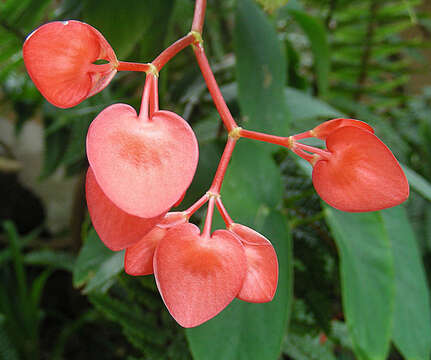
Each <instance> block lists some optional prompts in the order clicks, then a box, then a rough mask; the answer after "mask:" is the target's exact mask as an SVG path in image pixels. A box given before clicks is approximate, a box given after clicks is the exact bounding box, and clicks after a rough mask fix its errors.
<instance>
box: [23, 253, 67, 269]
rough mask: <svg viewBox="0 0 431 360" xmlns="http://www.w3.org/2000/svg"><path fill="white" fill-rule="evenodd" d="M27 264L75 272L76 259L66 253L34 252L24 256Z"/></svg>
mask: <svg viewBox="0 0 431 360" xmlns="http://www.w3.org/2000/svg"><path fill="white" fill-rule="evenodd" d="M24 261H25V263H26V264H31V265H43V266H49V267H52V268H54V269H62V270H66V271H70V272H72V271H73V266H74V263H75V257H74V256H73V255H71V254H70V253H68V252H65V251H54V250H50V249H44V250H34V251H32V252H29V253H27V254H25V255H24Z"/></svg>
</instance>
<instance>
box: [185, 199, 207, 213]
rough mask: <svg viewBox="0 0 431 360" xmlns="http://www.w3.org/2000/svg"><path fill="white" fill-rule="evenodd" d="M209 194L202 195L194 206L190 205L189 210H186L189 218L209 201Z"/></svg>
mask: <svg viewBox="0 0 431 360" xmlns="http://www.w3.org/2000/svg"><path fill="white" fill-rule="evenodd" d="M208 198H209V196H208V194H205V195H204V196H202V197H201V198H200V199H199V200H198V201H196V202H195V203H194V204H193V205H192V206H190V207H189V208H188V209H187V210H185V211H184V213H185V215H186V216H187V218H190V217H191V216H192V215H193V214H194V213H195V212H196V211H198V210H199V209H200V208H201V207H202V206H203V205H204V204H205V203H206V202H207V201H208Z"/></svg>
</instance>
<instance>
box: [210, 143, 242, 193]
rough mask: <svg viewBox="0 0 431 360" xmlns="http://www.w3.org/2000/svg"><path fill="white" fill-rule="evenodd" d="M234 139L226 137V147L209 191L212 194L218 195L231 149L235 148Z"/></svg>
mask: <svg viewBox="0 0 431 360" xmlns="http://www.w3.org/2000/svg"><path fill="white" fill-rule="evenodd" d="M235 144H236V139H234V138H231V137H228V139H227V143H226V146H225V148H224V151H223V154H222V156H221V159H220V162H219V164H218V167H217V171H216V174H215V175H214V180H213V183H212V184H211V187H210V189H209V192H211V193H213V194H220V189H221V185H222V183H223V178H224V175H225V174H226V169H227V166H228V165H229V160H230V158H231V156H232V152H233V149H234V148H235Z"/></svg>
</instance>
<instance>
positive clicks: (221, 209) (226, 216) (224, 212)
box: [216, 197, 233, 229]
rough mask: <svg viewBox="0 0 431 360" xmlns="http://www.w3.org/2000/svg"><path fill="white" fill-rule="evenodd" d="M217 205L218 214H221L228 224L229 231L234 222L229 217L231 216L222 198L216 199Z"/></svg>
mask: <svg viewBox="0 0 431 360" xmlns="http://www.w3.org/2000/svg"><path fill="white" fill-rule="evenodd" d="M216 205H217V209H218V212H219V213H220V215H221V217H222V218H223V221H224V223H225V224H226V228H228V229H229V228H230V226H231V225H232V224H233V220H232V218H231V217H230V216H229V214H228V212H227V210H226V208H225V207H224V205H223V203H222V201H221V198H220V197H218V198H217V199H216Z"/></svg>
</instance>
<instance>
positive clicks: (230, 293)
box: [154, 224, 247, 327]
mask: <svg viewBox="0 0 431 360" xmlns="http://www.w3.org/2000/svg"><path fill="white" fill-rule="evenodd" d="M246 269H247V260H246V257H245V252H244V248H243V246H242V244H241V242H240V241H239V240H238V238H237V237H236V236H235V235H233V234H232V233H231V232H229V231H227V230H217V231H215V232H214V233H213V234H212V236H211V238H208V239H207V238H204V237H202V236H201V235H200V232H199V228H198V227H197V226H195V225H193V224H183V225H179V226H176V227H173V228H172V229H170V230H169V231H168V233H167V234H166V236H165V237H164V238H163V239H162V241H161V242H160V243H159V246H158V247H157V249H156V253H155V256H154V275H155V277H156V282H157V287H158V288H159V291H160V294H161V295H162V298H163V301H164V302H165V305H166V307H167V308H168V310H169V312H170V313H171V315H172V316H173V317H174V319H175V320H176V321H177V322H178V323H179V324H180V325H181V326H184V327H194V326H198V325H200V324H202V323H204V322H205V321H207V320H209V319H211V318H212V317H214V316H216V315H217V314H218V313H219V312H220V311H222V310H223V309H224V308H225V307H226V306H227V305H228V304H229V303H230V302H231V301H232V300H233V299H234V298H235V296H236V295H237V294H238V292H239V291H240V289H241V287H242V284H243V282H244V277H245V273H246Z"/></svg>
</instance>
